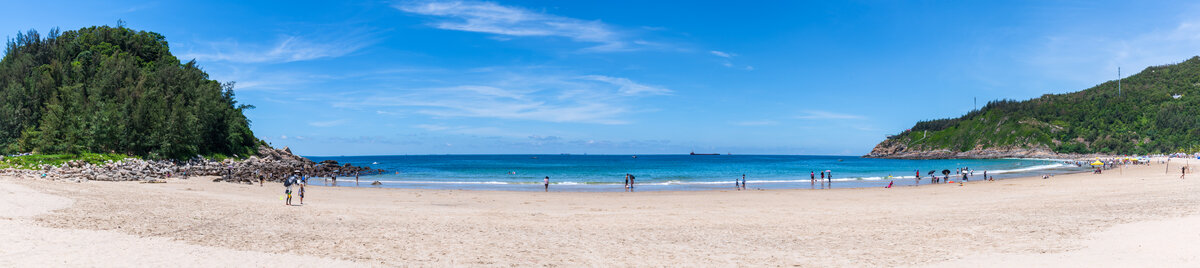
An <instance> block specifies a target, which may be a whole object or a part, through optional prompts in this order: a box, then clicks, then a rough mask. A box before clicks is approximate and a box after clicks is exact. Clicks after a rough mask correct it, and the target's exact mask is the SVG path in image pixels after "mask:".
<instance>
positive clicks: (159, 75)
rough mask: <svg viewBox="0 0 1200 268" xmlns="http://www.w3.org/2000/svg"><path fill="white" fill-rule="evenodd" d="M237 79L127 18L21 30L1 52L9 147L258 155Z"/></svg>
mask: <svg viewBox="0 0 1200 268" xmlns="http://www.w3.org/2000/svg"><path fill="white" fill-rule="evenodd" d="M249 108H253V107H252V106H248V105H240V104H238V103H237V101H236V100H235V99H234V94H233V85H232V83H225V84H222V83H220V82H217V81H215V80H211V79H209V77H208V74H206V73H205V72H204V71H203V70H201V69H200V68H199V67H198V66H196V62H195V61H189V62H186V63H181V62H180V61H179V59H177V58H175V56H172V55H171V52H170V50H169V49H168V47H167V41H166V39H165V38H164V37H163V36H162V35H160V34H158V33H153V32H146V31H134V30H132V29H129V28H125V27H124V26H117V27H109V26H96V27H88V28H83V29H79V30H75V31H67V32H62V33H59V31H58V30H57V29H54V30H51V31H50V32H49V33H48V34H47V35H46V36H44V37H43V36H42V35H41V34H39V33H38V32H36V31H32V30H31V31H29V32H27V33H22V34H17V36H16V38H15V39H10V40H9V41H8V43H7V46H6V47H5V54H4V59H3V60H0V153H5V154H9V153H16V152H31V151H32V152H37V153H83V152H94V153H123V154H128V155H136V156H144V157H149V158H174V159H183V158H190V157H193V156H196V155H198V154H200V155H217V154H221V155H234V154H238V155H243V156H245V155H252V154H254V152H255V149H256V145H257V144H258V139H256V138H255V137H254V134H253V133H252V132H251V131H250V125H249V124H250V122H249V120H247V119H246V117H245V116H244V115H243V114H242V112H243V111H244V110H246V109H249Z"/></svg>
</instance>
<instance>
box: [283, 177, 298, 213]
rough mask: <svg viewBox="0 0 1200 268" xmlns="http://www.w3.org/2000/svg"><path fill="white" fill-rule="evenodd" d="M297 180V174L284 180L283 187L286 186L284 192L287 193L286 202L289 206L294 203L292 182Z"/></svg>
mask: <svg viewBox="0 0 1200 268" xmlns="http://www.w3.org/2000/svg"><path fill="white" fill-rule="evenodd" d="M295 182H296V175H292V176H291V177H289V178H287V179H285V180H283V187H285V189H284V190H283V194H285V195H287V203H286V204H287V205H289V206H291V205H292V184H294V183H295Z"/></svg>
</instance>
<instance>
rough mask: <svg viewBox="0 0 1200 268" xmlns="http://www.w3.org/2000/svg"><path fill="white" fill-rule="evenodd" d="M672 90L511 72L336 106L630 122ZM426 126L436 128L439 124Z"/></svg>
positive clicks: (629, 82)
mask: <svg viewBox="0 0 1200 268" xmlns="http://www.w3.org/2000/svg"><path fill="white" fill-rule="evenodd" d="M460 79H469V78H466V77H460ZM671 92H672V91H671V90H670V89H667V88H663V87H658V86H648V85H644V84H641V83H637V82H635V81H633V80H630V79H628V78H620V77H609V76H601V75H583V76H579V75H545V74H542V75H536V76H535V75H519V74H505V75H501V77H500V78H495V77H493V78H489V79H485V80H481V81H476V82H466V83H465V84H461V85H454V86H443V87H427V88H398V89H391V90H387V91H385V92H377V93H373V94H369V95H362V96H358V97H357V98H354V100H351V101H343V102H337V103H334V106H337V107H356V108H360V107H391V109H389V110H395V112H403V113H416V114H424V115H429V116H433V117H435V118H439V117H445V118H453V117H469V118H496V119H515V120H532V121H544V122H571V123H592V124H625V123H628V121H627V120H626V119H624V118H623V116H624V115H626V114H629V113H631V112H633V111H635V109H633V108H632V107H631V105H630V104H629V103H630V102H632V101H634V100H636V99H638V98H644V97H649V96H655V95H665V94H669V93H671ZM352 98H353V97H352ZM422 127H424V128H426V129H428V130H434V129H435V128H437V127H439V126H437V125H429V126H422ZM442 130H445V129H442Z"/></svg>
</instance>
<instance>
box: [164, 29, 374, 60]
mask: <svg viewBox="0 0 1200 268" xmlns="http://www.w3.org/2000/svg"><path fill="white" fill-rule="evenodd" d="M370 43H371V42H369V41H366V40H363V39H361V38H350V39H341V38H314V37H302V36H294V35H287V36H281V37H280V38H279V39H278V40H277V41H275V42H273V43H271V44H242V43H241V42H237V41H227V42H211V43H207V44H203V45H200V46H198V47H197V48H195V49H193V50H191V51H188V52H186V53H183V54H182V55H180V57H181V58H183V59H185V60H186V59H196V60H197V61H223V62H235V63H286V62H296V61H307V60H316V59H323V58H337V57H341V56H345V55H347V54H350V53H353V52H355V51H358V50H359V49H362V48H363V47H365V46H367V45H369V44H370ZM197 50H199V51H197Z"/></svg>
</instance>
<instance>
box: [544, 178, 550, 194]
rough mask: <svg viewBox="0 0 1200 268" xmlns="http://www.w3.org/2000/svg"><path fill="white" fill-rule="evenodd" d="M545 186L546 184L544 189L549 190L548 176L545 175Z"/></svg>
mask: <svg viewBox="0 0 1200 268" xmlns="http://www.w3.org/2000/svg"><path fill="white" fill-rule="evenodd" d="M545 186H546V191H547V192H549V191H550V176H546V180H545Z"/></svg>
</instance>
